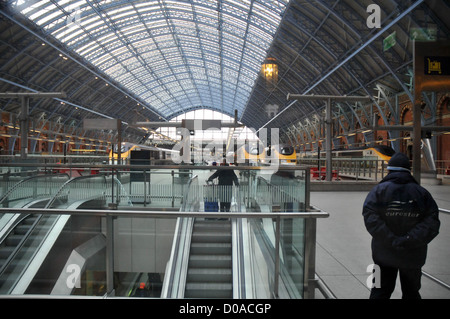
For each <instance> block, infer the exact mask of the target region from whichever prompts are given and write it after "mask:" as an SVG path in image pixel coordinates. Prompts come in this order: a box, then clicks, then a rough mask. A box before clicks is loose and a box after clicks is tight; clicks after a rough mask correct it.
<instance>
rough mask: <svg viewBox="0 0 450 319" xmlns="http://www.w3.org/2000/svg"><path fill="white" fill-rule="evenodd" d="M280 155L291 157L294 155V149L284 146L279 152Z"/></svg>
mask: <svg viewBox="0 0 450 319" xmlns="http://www.w3.org/2000/svg"><path fill="white" fill-rule="evenodd" d="M280 153H281V155H292V154H293V153H294V148H293V147H292V146H284V147H282V148H281V151H280Z"/></svg>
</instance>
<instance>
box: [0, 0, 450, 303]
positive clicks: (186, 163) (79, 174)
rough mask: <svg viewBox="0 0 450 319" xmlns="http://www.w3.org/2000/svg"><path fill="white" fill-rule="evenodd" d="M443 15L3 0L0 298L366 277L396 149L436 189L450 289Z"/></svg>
mask: <svg viewBox="0 0 450 319" xmlns="http://www.w3.org/2000/svg"><path fill="white" fill-rule="evenodd" d="M449 16H450V2H448V1H447V0H398V1H392V0H361V1H353V0H214V1H213V0H188V1H184V0H151V1H143V0H118V1H112V0H5V1H1V2H0V299H8V298H19V299H31V298H38V299H134V298H148V299H158V300H160V299H177V300H179V299H183V300H184V299H189V300H192V299H196V300H197V299H261V300H262V299H265V300H269V299H316V300H317V299H320V300H324V299H369V295H370V292H371V288H372V287H373V285H374V283H375V282H376V278H377V277H376V275H377V273H376V271H375V270H374V268H373V266H374V261H373V260H372V252H371V240H372V237H371V235H370V233H369V232H368V230H367V229H366V227H365V224H364V219H363V215H362V210H363V205H364V201H365V199H366V197H367V195H368V193H369V192H370V191H371V190H372V189H373V188H374V187H376V186H377V185H379V184H380V182H381V181H383V180H384V178H386V176H387V175H388V174H390V172H392V168H388V162H389V160H390V159H391V158H392V156H393V155H394V154H396V153H403V154H405V155H406V156H407V157H408V159H409V163H410V172H411V174H412V176H413V177H414V179H415V180H416V181H417V183H418V184H420V185H421V186H422V187H423V188H425V189H426V190H427V191H428V192H429V193H430V194H431V195H432V196H433V198H434V200H435V201H436V203H437V206H438V208H439V213H438V215H439V220H440V229H439V234H438V235H437V236H436V237H435V238H434V239H433V240H432V241H431V242H430V243H429V244H428V252H427V259H426V263H425V265H424V266H423V267H422V277H421V289H420V294H421V297H422V298H423V299H450V249H449V242H450V215H449V214H450V199H449V194H450V19H449V18H448V17H449ZM391 298H393V299H401V298H402V289H401V285H400V282H399V280H397V285H396V287H395V290H394V293H393V294H392V297H391ZM255 309H256V308H255ZM255 309H253V310H255ZM258 309H259V310H260V311H261V312H263V310H262V309H263V308H258ZM223 310H224V311H225V308H223ZM228 310H229V312H233V309H232V308H230V309H228ZM228 310H227V311H228ZM235 310H236V311H240V310H242V309H235ZM244 310H245V311H248V312H251V311H252V310H251V309H250V308H245V309H244ZM259 310H257V311H259ZM255 311H256V310H255Z"/></svg>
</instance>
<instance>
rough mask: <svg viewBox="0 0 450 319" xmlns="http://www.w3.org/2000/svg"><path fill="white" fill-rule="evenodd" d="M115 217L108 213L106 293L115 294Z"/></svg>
mask: <svg viewBox="0 0 450 319" xmlns="http://www.w3.org/2000/svg"><path fill="white" fill-rule="evenodd" d="M113 218H114V217H113V216H112V215H110V214H108V215H106V293H107V295H108V296H114V294H115V293H114V219H113Z"/></svg>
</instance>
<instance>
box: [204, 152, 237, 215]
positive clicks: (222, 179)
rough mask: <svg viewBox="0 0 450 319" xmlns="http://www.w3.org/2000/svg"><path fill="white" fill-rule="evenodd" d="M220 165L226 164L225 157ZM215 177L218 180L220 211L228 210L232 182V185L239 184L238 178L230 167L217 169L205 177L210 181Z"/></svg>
mask: <svg viewBox="0 0 450 319" xmlns="http://www.w3.org/2000/svg"><path fill="white" fill-rule="evenodd" d="M220 166H228V164H227V162H226V160H225V159H224V160H223V162H222V164H221V165H220ZM215 178H218V180H219V199H220V211H221V212H229V211H230V207H231V197H232V186H233V183H234V185H236V186H239V179H238V178H237V176H236V174H235V173H234V171H233V170H231V169H230V170H228V169H225V170H217V171H216V172H215V173H214V174H212V175H211V176H210V177H209V178H208V179H207V182H211V181H212V180H213V179H215Z"/></svg>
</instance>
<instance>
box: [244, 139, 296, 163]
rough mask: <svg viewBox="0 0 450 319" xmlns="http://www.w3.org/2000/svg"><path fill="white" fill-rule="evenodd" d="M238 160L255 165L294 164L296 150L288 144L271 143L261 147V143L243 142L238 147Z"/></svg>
mask: <svg viewBox="0 0 450 319" xmlns="http://www.w3.org/2000/svg"><path fill="white" fill-rule="evenodd" d="M237 158H238V162H239V163H245V164H255V165H270V164H271V163H272V164H273V163H275V162H274V161H277V162H276V163H277V164H281V165H295V164H296V163H297V152H296V150H295V148H294V147H292V146H291V145H288V144H279V145H271V146H269V147H262V145H261V144H259V145H258V144H252V145H249V144H245V145H244V146H242V147H241V148H239V149H238V154H237Z"/></svg>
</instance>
